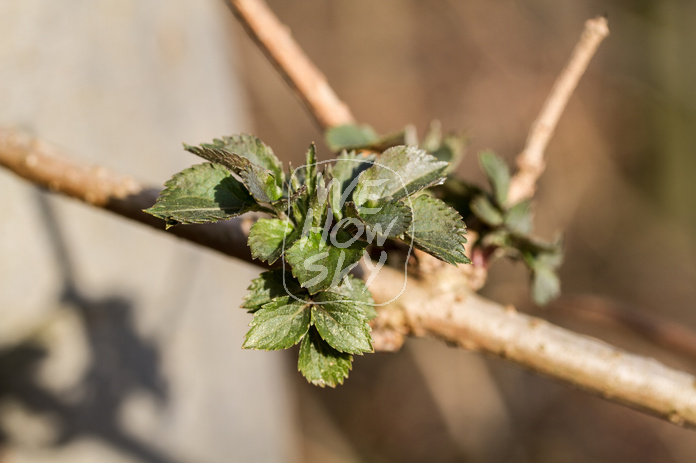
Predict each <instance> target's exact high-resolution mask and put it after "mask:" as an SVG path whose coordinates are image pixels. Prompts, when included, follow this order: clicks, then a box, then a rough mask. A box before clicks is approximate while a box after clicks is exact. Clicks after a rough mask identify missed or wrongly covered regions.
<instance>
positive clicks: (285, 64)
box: [227, 0, 355, 129]
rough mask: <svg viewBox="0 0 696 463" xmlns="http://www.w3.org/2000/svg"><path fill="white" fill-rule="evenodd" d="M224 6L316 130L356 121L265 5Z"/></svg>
mask: <svg viewBox="0 0 696 463" xmlns="http://www.w3.org/2000/svg"><path fill="white" fill-rule="evenodd" d="M227 3H228V4H229V5H230V7H231V8H232V12H233V13H234V14H235V16H236V17H237V19H239V22H240V23H241V24H242V25H243V26H244V29H246V31H247V33H248V34H249V36H250V37H251V38H252V39H253V40H254V42H256V44H257V45H258V47H259V48H260V49H261V50H263V52H264V53H265V54H266V56H267V57H268V59H269V60H270V61H271V63H273V65H274V66H275V68H276V69H277V70H278V72H279V73H280V74H281V75H282V76H283V78H284V79H285V81H286V82H287V83H288V85H290V87H292V88H293V90H295V91H296V92H297V94H298V96H299V97H300V99H301V100H302V101H303V102H304V104H305V105H306V106H307V108H308V109H309V113H310V114H311V115H312V117H314V119H315V120H316V122H317V124H319V127H321V128H322V129H326V128H329V127H333V126H337V125H343V124H350V123H352V122H355V118H354V117H353V115H352V114H351V112H350V109H349V108H348V106H347V105H346V104H345V103H344V102H342V101H341V100H340V99H339V98H338V96H337V95H336V93H335V92H334V91H333V89H332V88H331V86H329V83H328V82H327V81H326V77H324V75H323V74H322V73H321V72H320V71H319V69H317V67H316V66H314V63H312V62H311V61H310V60H309V58H308V57H307V55H306V54H305V52H304V51H303V50H302V49H301V48H300V46H299V45H298V44H297V42H295V41H294V40H293V38H292V36H291V35H290V30H289V29H288V28H287V27H286V26H284V25H283V24H282V23H281V22H280V21H279V20H278V18H276V16H275V15H274V14H273V12H272V11H271V10H270V8H268V5H266V4H265V3H263V2H257V1H254V0H228V1H227Z"/></svg>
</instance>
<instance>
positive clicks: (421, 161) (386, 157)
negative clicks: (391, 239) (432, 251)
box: [353, 146, 447, 206]
mask: <svg viewBox="0 0 696 463" xmlns="http://www.w3.org/2000/svg"><path fill="white" fill-rule="evenodd" d="M446 168H447V163H446V162H440V161H438V160H437V159H435V158H434V157H433V156H431V155H429V154H427V153H426V152H425V151H423V150H421V149H418V148H416V147H414V146H396V147H394V148H389V149H388V150H386V151H385V152H384V153H382V155H381V156H380V157H379V158H378V159H377V160H376V161H375V164H374V165H373V166H372V167H370V168H369V169H367V170H366V171H364V172H363V173H361V174H360V177H359V178H358V184H357V186H356V187H355V191H353V201H354V202H355V204H356V206H362V205H363V204H368V203H370V204H379V203H380V202H383V201H385V200H388V199H401V198H404V197H406V196H409V195H411V194H413V193H415V192H417V191H419V190H422V189H423V188H427V187H429V186H432V185H435V184H438V183H441V182H442V181H444V178H443V174H444V171H445V169H446ZM368 205H369V204H368Z"/></svg>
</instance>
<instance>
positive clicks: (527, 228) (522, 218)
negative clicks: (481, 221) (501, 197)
mask: <svg viewBox="0 0 696 463" xmlns="http://www.w3.org/2000/svg"><path fill="white" fill-rule="evenodd" d="M531 205H532V202H531V201H530V200H525V201H520V202H519V203H517V204H515V205H514V206H512V207H511V208H510V209H508V210H507V212H506V213H505V226H506V227H507V228H508V229H509V230H510V231H512V232H513V233H517V234H519V235H527V234H529V233H530V232H531V231H532V212H531Z"/></svg>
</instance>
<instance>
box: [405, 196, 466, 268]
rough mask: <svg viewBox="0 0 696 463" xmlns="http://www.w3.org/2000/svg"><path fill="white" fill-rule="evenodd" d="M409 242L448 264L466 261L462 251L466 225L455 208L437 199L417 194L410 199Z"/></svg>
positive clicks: (464, 262)
mask: <svg viewBox="0 0 696 463" xmlns="http://www.w3.org/2000/svg"><path fill="white" fill-rule="evenodd" d="M412 207H413V228H412V230H409V232H408V233H407V236H409V237H410V238H412V239H413V244H414V245H415V246H416V247H417V248H419V249H422V250H423V251H425V252H427V253H429V254H432V255H433V256H435V257H437V258H438V259H440V260H443V261H445V262H447V263H449V264H452V265H456V264H469V263H471V261H470V260H469V258H468V257H466V255H465V254H464V243H466V238H464V234H465V233H466V225H464V222H463V221H462V218H461V216H460V215H459V213H458V212H457V211H455V210H454V209H452V208H451V207H449V206H447V205H446V204H445V203H444V202H442V201H440V200H439V199H436V198H433V197H430V196H427V195H420V196H418V197H417V198H415V199H414V200H413V201H412Z"/></svg>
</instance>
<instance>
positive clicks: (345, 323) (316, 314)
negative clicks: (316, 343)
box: [312, 291, 373, 354]
mask: <svg viewBox="0 0 696 463" xmlns="http://www.w3.org/2000/svg"><path fill="white" fill-rule="evenodd" d="M314 301H315V302H319V303H320V304H315V305H312V323H313V324H314V326H315V327H316V328H317V331H318V332H319V334H320V335H321V337H322V338H323V339H324V341H326V342H327V343H329V345H330V346H331V347H333V348H334V349H336V350H338V351H340V352H347V353H349V354H360V353H363V352H372V351H373V349H372V338H371V337H370V330H371V328H370V325H368V324H367V319H366V317H365V312H364V311H363V310H362V309H361V308H360V307H359V306H358V305H356V304H355V303H353V302H346V300H345V299H344V298H343V297H342V296H341V295H339V294H336V293H333V292H329V291H322V292H320V293H319V294H317V296H316V297H315V298H314Z"/></svg>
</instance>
